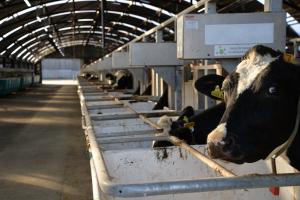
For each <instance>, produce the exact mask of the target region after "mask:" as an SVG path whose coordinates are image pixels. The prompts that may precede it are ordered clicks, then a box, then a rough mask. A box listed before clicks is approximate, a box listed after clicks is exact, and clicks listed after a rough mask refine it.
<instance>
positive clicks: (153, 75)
mask: <svg viewBox="0 0 300 200" xmlns="http://www.w3.org/2000/svg"><path fill="white" fill-rule="evenodd" d="M155 78H156V76H155V71H154V69H151V83H152V92H151V94H152V96H155V88H156V81H155Z"/></svg>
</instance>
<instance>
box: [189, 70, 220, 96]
mask: <svg viewBox="0 0 300 200" xmlns="http://www.w3.org/2000/svg"><path fill="white" fill-rule="evenodd" d="M224 79H225V77H224V76H220V75H216V74H209V75H206V76H203V77H201V78H199V79H198V80H197V81H196V82H195V88H196V90H197V91H198V92H201V93H203V94H204V95H206V96H209V97H210V98H212V99H215V100H223V98H222V95H221V91H220V88H221V87H222V83H223V81H224Z"/></svg>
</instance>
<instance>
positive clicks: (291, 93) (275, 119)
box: [207, 45, 300, 170]
mask: <svg viewBox="0 0 300 200" xmlns="http://www.w3.org/2000/svg"><path fill="white" fill-rule="evenodd" d="M299 85H300V67H299V66H297V65H295V64H293V63H290V62H287V61H285V59H284V55H283V54H282V53H281V52H279V51H275V50H273V49H271V48H269V47H266V46H262V45H257V46H254V47H252V48H251V49H250V50H249V51H248V52H247V53H246V54H245V56H244V58H243V60H242V61H241V62H240V63H239V64H238V65H237V67H236V69H235V70H234V71H233V72H232V73H231V74H229V75H228V76H227V77H226V78H225V80H224V81H223V84H222V91H223V97H224V104H225V111H224V113H223V114H222V117H221V119H220V122H219V123H218V125H217V126H216V127H215V128H214V130H212V131H211V132H210V133H209V134H208V136H207V149H208V154H209V156H210V157H211V158H214V159H222V160H226V161H230V162H233V163H237V164H242V163H246V162H247V163H251V162H255V161H258V160H260V159H266V158H269V157H270V156H274V155H276V150H279V152H280V151H283V150H285V149H286V148H287V150H286V155H287V157H288V158H289V160H290V164H291V165H292V166H293V167H295V168H296V169H298V170H300V150H299V145H300V133H299V127H297V123H296V122H297V121H298V120H299V115H300V113H299V112H300V110H299V108H297V105H298V104H299V102H300V99H299V95H300V88H299ZM298 123H299V122H298ZM294 129H295V130H294ZM292 132H295V133H296V136H295V138H294V139H293V138H292V136H291V134H292ZM286 142H291V145H290V146H289V145H285V147H284V148H283V149H280V146H282V145H283V144H286ZM274 150H275V151H274ZM274 152H275V154H274ZM276 156H277V155H276Z"/></svg>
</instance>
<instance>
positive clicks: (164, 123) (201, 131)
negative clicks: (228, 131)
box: [153, 103, 225, 147]
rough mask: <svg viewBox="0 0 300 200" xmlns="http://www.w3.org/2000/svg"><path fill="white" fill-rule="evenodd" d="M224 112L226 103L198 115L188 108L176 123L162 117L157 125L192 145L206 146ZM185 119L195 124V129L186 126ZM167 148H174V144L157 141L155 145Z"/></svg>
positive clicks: (182, 112)
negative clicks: (209, 135) (208, 136)
mask: <svg viewBox="0 0 300 200" xmlns="http://www.w3.org/2000/svg"><path fill="white" fill-rule="evenodd" d="M224 111H225V104H224V103H220V104H218V105H216V106H213V107H211V108H209V109H207V110H205V111H202V112H200V113H197V114H195V111H194V109H193V108H192V107H190V106H188V107H186V108H185V109H183V110H182V111H181V113H180V115H179V117H178V119H177V120H176V121H171V120H170V118H169V117H162V118H160V120H159V121H158V123H157V124H158V125H159V126H160V127H162V128H163V129H164V130H166V132H168V133H169V134H170V135H173V136H176V137H178V138H179V139H182V140H184V141H185V142H186V143H188V144H190V145H192V144H206V139H207V135H208V134H209V133H210V132H211V131H212V130H213V129H214V128H215V127H216V126H217V125H218V123H219V121H220V119H221V117H222V115H223V113H224ZM185 118H186V119H187V121H188V122H189V123H194V127H193V128H188V127H185V126H184V124H185V123H186V121H185V120H186V119H185ZM165 146H173V144H172V143H170V142H168V141H156V142H154V144H153V147H165Z"/></svg>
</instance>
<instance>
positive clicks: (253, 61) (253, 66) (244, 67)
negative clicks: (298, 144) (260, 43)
mask: <svg viewBox="0 0 300 200" xmlns="http://www.w3.org/2000/svg"><path fill="white" fill-rule="evenodd" d="M276 59H277V57H272V56H271V55H270V54H266V55H264V56H262V55H259V54H257V53H256V52H255V51H253V52H251V53H249V56H248V58H246V59H245V60H243V61H242V62H241V63H240V64H239V65H238V66H237V68H236V71H235V72H237V73H239V82H238V87H237V97H238V96H239V95H240V94H241V93H242V92H243V91H245V90H246V89H248V88H249V87H250V85H251V84H252V83H253V81H254V80H255V79H256V77H257V75H258V74H260V72H262V71H263V70H264V69H266V68H267V67H268V66H269V64H270V63H271V62H273V61H274V60H276Z"/></svg>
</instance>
